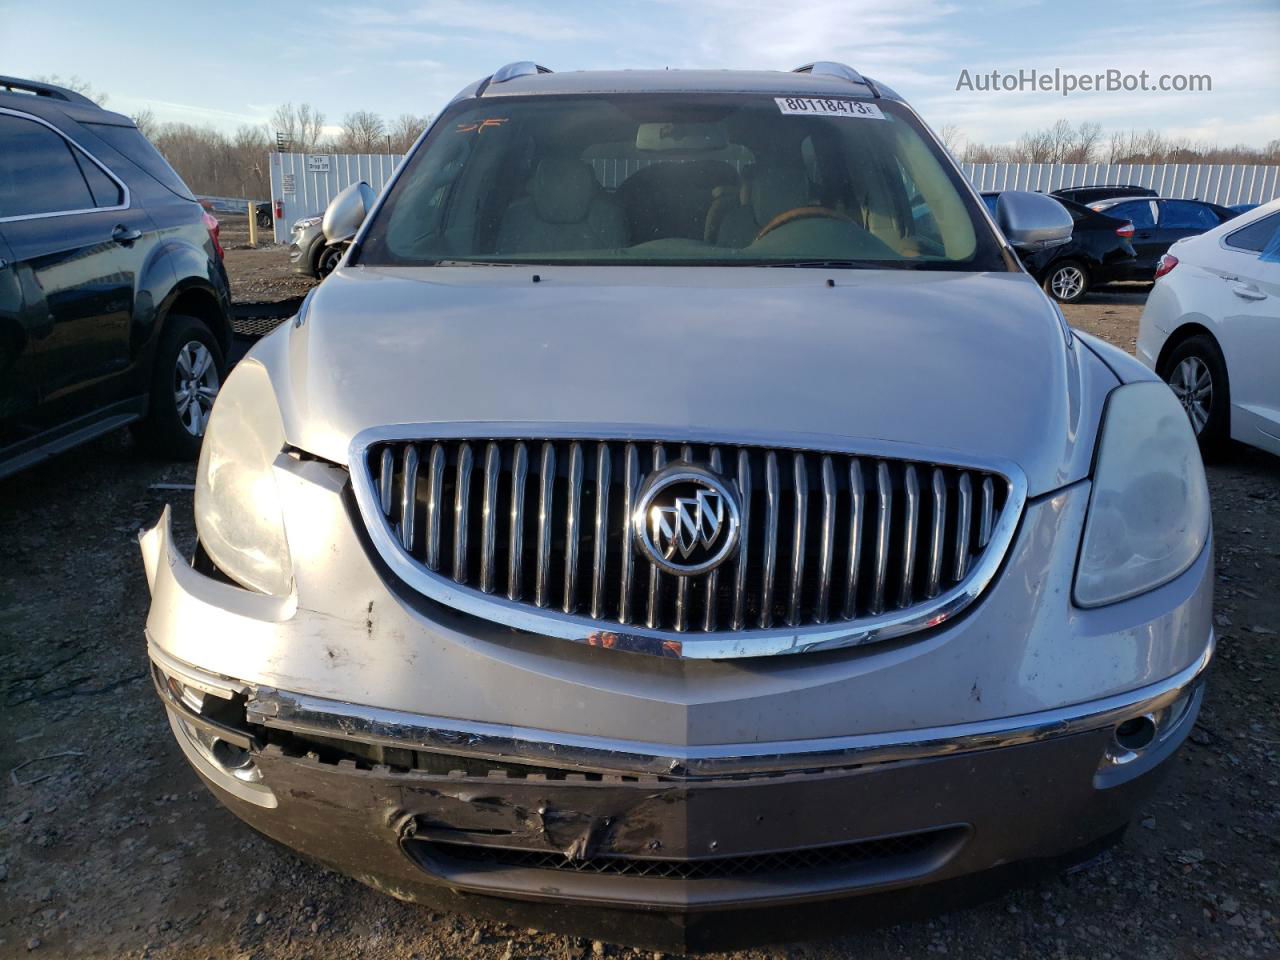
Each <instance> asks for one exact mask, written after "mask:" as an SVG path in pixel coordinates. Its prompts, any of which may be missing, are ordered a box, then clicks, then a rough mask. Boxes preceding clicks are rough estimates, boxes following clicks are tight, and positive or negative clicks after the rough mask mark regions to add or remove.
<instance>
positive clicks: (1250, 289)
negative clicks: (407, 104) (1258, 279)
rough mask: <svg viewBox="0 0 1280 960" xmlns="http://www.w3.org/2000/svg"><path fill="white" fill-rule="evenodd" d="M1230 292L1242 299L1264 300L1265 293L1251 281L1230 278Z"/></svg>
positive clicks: (1265, 297)
mask: <svg viewBox="0 0 1280 960" xmlns="http://www.w3.org/2000/svg"><path fill="white" fill-rule="evenodd" d="M1229 283H1230V284H1231V292H1232V293H1234V294H1235V295H1236V296H1237V297H1239V298H1240V299H1242V300H1265V299H1267V295H1266V294H1265V293H1263V292H1262V291H1261V290H1259V289H1258V288H1257V287H1255V286H1254V285H1253V284H1252V283H1245V282H1243V281H1242V280H1231V281H1229Z"/></svg>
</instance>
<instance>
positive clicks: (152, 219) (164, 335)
mask: <svg viewBox="0 0 1280 960" xmlns="http://www.w3.org/2000/svg"><path fill="white" fill-rule="evenodd" d="M230 299H231V298H230V290H229V287H228V283H227V273H226V269H225V268H224V267H223V264H222V248H221V246H219V243H218V236H217V221H216V220H214V219H213V218H212V217H211V216H209V215H208V214H207V213H206V212H205V211H204V209H203V208H202V207H201V206H200V204H199V203H198V202H197V201H196V199H195V197H194V196H192V194H191V191H190V190H188V189H187V187H186V185H185V184H184V183H183V182H182V180H181V179H180V178H179V177H178V175H177V174H176V173H174V171H173V169H172V168H171V167H170V166H169V165H168V164H167V163H166V162H165V160H164V158H163V157H161V156H160V154H159V153H158V152H157V151H156V149H155V148H154V147H153V146H152V145H151V144H150V143H149V142H148V141H147V139H146V138H145V137H144V136H143V135H142V134H141V133H140V132H139V131H138V128H137V127H136V126H135V125H134V123H133V121H132V120H130V119H129V118H128V117H124V116H121V115H119V114H116V113H110V112H108V111H106V110H103V109H102V108H100V107H98V106H97V105H96V104H94V103H93V102H92V101H91V100H89V99H87V98H86V97H83V96H81V95H80V94H77V93H74V92H73V91H70V90H65V89H63V88H61V87H55V86H51V85H49V84H44V83H33V82H30V81H26V80H16V79H13V78H10V77H0V476H4V475H6V474H10V473H13V472H15V471H17V470H20V469H22V468H24V467H26V466H29V465H30V464H32V463H35V462H37V461H39V460H41V459H44V458H45V457H48V456H51V455H53V454H54V453H57V452H59V451H62V450H65V449H67V448H69V447H72V446H75V445H76V444H79V443H82V442H84V441H86V440H89V439H91V438H93V437H95V436H98V435H99V434H101V433H105V432H106V431H108V430H112V429H115V428H117V427H120V426H123V425H125V424H133V425H134V427H135V430H136V431H137V433H138V434H139V436H140V438H142V439H143V440H144V441H146V443H147V445H148V446H149V447H150V448H151V449H153V450H154V451H156V452H157V453H160V454H161V455H164V456H171V457H175V458H193V457H195V455H196V453H197V452H198V451H199V449H200V439H201V437H202V436H203V435H204V427H205V423H206V422H207V420H208V415H209V410H210V408H211V407H212V405H213V398H214V396H215V395H216V394H217V391H218V387H219V385H220V384H221V382H222V379H223V377H224V375H225V373H226V365H225V357H226V355H227V350H228V347H229V345H230V337H231V323H230Z"/></svg>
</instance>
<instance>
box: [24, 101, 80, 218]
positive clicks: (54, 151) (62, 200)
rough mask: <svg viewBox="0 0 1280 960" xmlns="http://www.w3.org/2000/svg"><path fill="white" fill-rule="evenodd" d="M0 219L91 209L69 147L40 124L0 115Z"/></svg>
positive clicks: (63, 140)
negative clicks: (1, 148)
mask: <svg viewBox="0 0 1280 960" xmlns="http://www.w3.org/2000/svg"><path fill="white" fill-rule="evenodd" d="M0 143H3V144H4V149H3V150H0V219H2V218H5V217H21V216H29V215H31V214H41V213H61V212H66V211H72V210H86V209H90V208H92V207H93V206H95V204H94V200H93V195H92V194H91V193H90V191H89V185H88V183H86V182H85V178H84V174H83V173H81V172H80V167H79V165H78V164H77V162H76V158H75V156H74V155H73V154H72V148H71V145H70V144H68V143H67V141H66V140H65V139H64V138H63V137H61V136H60V135H58V134H57V133H55V132H54V131H53V130H50V129H49V128H48V127H46V126H45V125H44V124H41V123H36V122H35V121H34V120H26V119H24V118H22V117H15V116H11V115H9V114H0Z"/></svg>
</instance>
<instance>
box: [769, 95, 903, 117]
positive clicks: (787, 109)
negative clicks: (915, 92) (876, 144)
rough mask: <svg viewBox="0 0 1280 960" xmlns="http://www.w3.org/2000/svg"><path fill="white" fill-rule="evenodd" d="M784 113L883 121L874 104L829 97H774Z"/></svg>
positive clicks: (882, 115)
mask: <svg viewBox="0 0 1280 960" xmlns="http://www.w3.org/2000/svg"><path fill="white" fill-rule="evenodd" d="M773 99H774V100H775V101H776V102H777V104H778V109H779V110H781V111H782V112H783V113H789V114H795V115H797V116H810V117H869V118H871V119H873V120H883V119H884V114H883V113H881V112H880V108H879V107H877V106H876V105H875V104H874V103H867V102H866V101H863V100H833V99H830V98H828V97H774V98H773Z"/></svg>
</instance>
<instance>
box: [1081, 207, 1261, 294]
mask: <svg viewBox="0 0 1280 960" xmlns="http://www.w3.org/2000/svg"><path fill="white" fill-rule="evenodd" d="M1089 206H1090V208H1091V209H1093V210H1096V211H1097V212H1099V213H1104V214H1106V215H1107V216H1109V217H1118V218H1120V219H1122V220H1128V221H1129V222H1130V223H1132V224H1133V229H1134V234H1133V249H1134V250H1135V251H1136V253H1137V258H1138V259H1137V262H1136V263H1135V264H1134V267H1133V274H1132V279H1134V280H1154V279H1155V276H1156V265H1157V264H1158V263H1159V262H1160V258H1161V257H1162V256H1164V254H1165V252H1166V251H1168V249H1169V248H1170V247H1171V246H1173V244H1175V243H1176V242H1177V241H1179V240H1181V239H1183V238H1184V237H1194V236H1196V235H1197V234H1201V233H1204V232H1205V231H1206V230H1212V229H1213V228H1214V227H1216V226H1217V225H1218V224H1220V223H1224V222H1225V221H1227V220H1230V219H1231V218H1232V217H1235V216H1237V215H1238V214H1237V212H1236V211H1235V210H1232V209H1231V208H1230V207H1223V206H1219V205H1218V204H1216V203H1207V202H1205V201H1204V200H1181V199H1177V198H1173V197H1124V198H1120V199H1113V200H1099V201H1098V202H1097V203H1091V204H1089Z"/></svg>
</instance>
